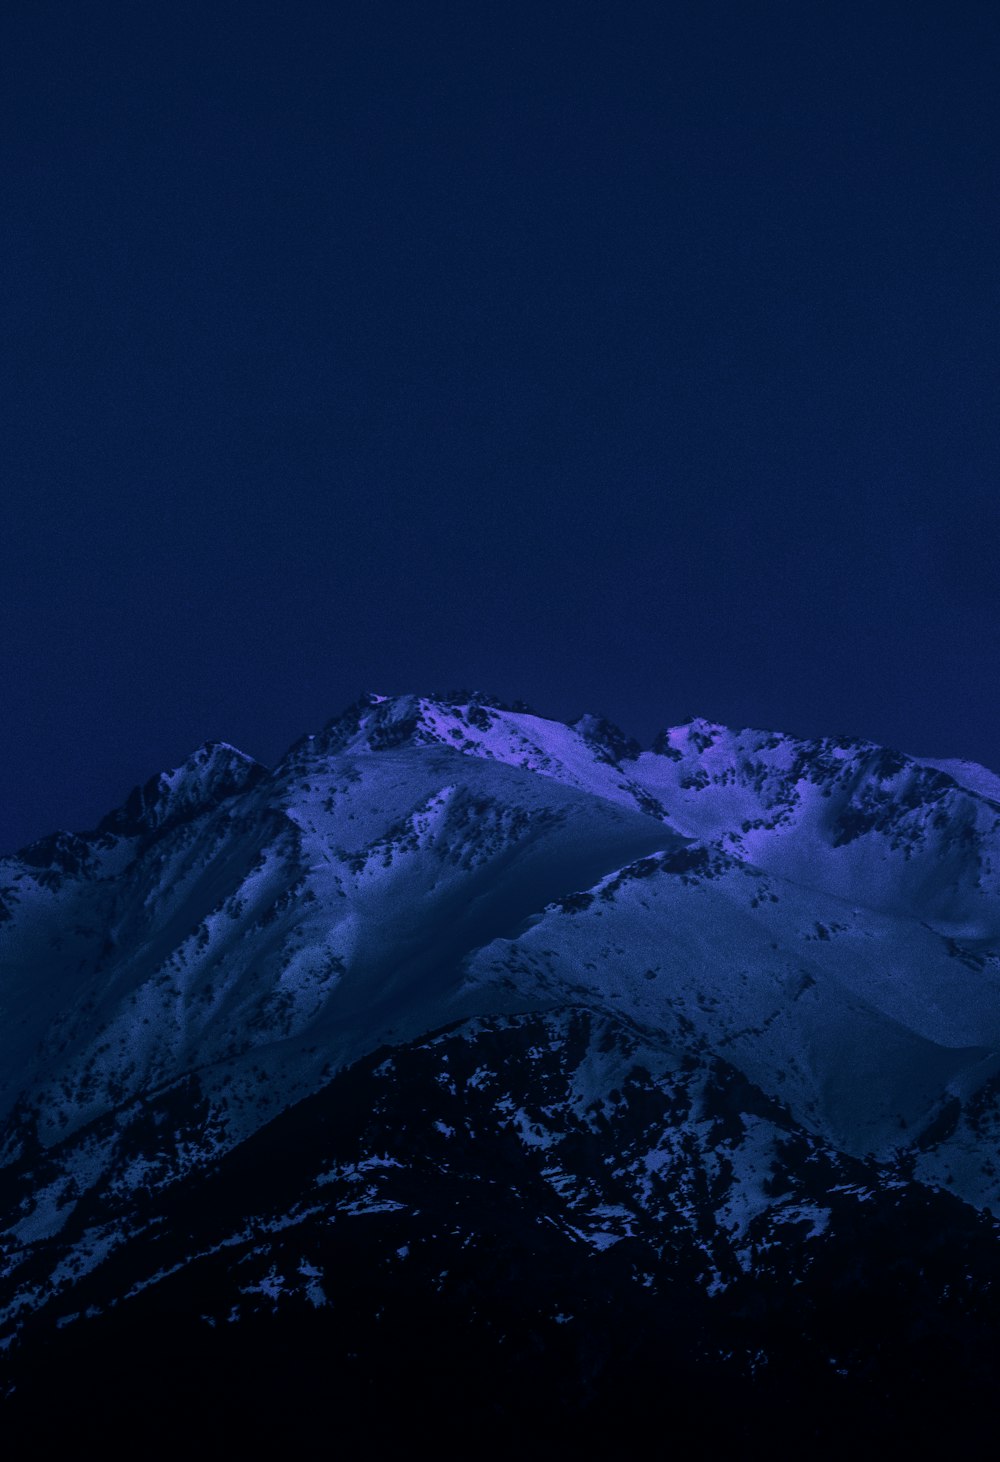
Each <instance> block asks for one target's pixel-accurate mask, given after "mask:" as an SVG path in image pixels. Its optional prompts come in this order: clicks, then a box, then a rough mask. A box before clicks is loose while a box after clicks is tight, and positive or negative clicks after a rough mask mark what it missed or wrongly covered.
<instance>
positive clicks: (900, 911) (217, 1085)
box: [0, 693, 1000, 1456]
mask: <svg viewBox="0 0 1000 1462" xmlns="http://www.w3.org/2000/svg"><path fill="white" fill-rule="evenodd" d="M0 1013H2V1021H0V1435H9V1436H12V1437H13V1436H20V1435H22V1434H23V1435H25V1436H27V1437H30V1438H32V1439H33V1440H36V1441H39V1442H42V1441H44V1440H46V1439H47V1438H50V1437H55V1436H56V1435H58V1436H59V1437H60V1438H64V1437H65V1436H67V1435H69V1436H72V1437H75V1438H77V1439H81V1440H82V1439H85V1438H91V1437H96V1436H99V1437H100V1438H101V1441H102V1445H103V1447H104V1450H105V1452H113V1451H115V1450H121V1451H122V1452H124V1451H126V1450H127V1451H129V1452H130V1454H133V1455H134V1454H135V1448H136V1447H137V1446H142V1447H144V1446H145V1444H144V1443H141V1442H140V1441H139V1440H137V1438H138V1437H139V1432H137V1428H141V1429H142V1432H143V1434H146V1433H147V1432H149V1431H152V1432H153V1433H155V1435H156V1437H157V1438H159V1439H168V1440H171V1441H173V1442H179V1441H187V1440H189V1439H190V1440H192V1442H197V1443H199V1444H206V1445H207V1444H208V1443H212V1444H213V1445H215V1444H217V1445H220V1446H222V1445H225V1444H226V1441H227V1439H229V1438H231V1436H232V1435H233V1428H234V1426H235V1424H236V1420H237V1419H239V1420H240V1422H241V1423H242V1424H243V1425H246V1424H247V1423H249V1425H250V1426H251V1427H252V1428H253V1429H254V1431H255V1433H256V1435H257V1437H258V1439H259V1440H260V1442H261V1443H262V1444H264V1443H273V1444H274V1445H276V1446H277V1445H282V1446H286V1445H299V1446H301V1447H302V1448H305V1447H307V1446H311V1445H313V1443H314V1441H315V1439H316V1438H317V1437H320V1438H323V1439H325V1442H324V1445H325V1449H326V1450H336V1449H337V1448H339V1447H340V1446H341V1445H346V1444H347V1443H348V1442H354V1441H356V1440H358V1439H362V1440H364V1441H366V1442H367V1443H368V1444H370V1445H377V1444H378V1443H379V1442H385V1443H400V1442H403V1441H405V1442H407V1443H412V1444H413V1445H417V1444H418V1443H419V1444H421V1445H423V1446H425V1447H426V1446H429V1445H454V1444H455V1443H456V1441H459V1442H461V1444H462V1445H461V1447H460V1455H466V1456H469V1455H475V1454H476V1453H477V1452H478V1453H483V1452H486V1453H489V1451H490V1449H491V1447H494V1446H495V1447H497V1448H498V1449H502V1450H508V1449H509V1448H510V1447H512V1446H516V1448H517V1450H518V1451H520V1452H521V1453H522V1454H530V1453H531V1452H532V1451H533V1450H534V1449H536V1448H537V1449H538V1450H539V1451H549V1452H551V1451H552V1449H553V1448H554V1447H556V1448H558V1447H559V1446H560V1445H564V1446H566V1447H570V1446H573V1447H575V1448H576V1449H577V1450H580V1449H581V1448H582V1449H583V1451H584V1452H585V1453H586V1451H587V1450H588V1448H591V1447H593V1448H597V1447H598V1446H600V1447H602V1448H604V1447H607V1446H625V1445H628V1444H629V1442H630V1441H636V1442H638V1440H639V1439H640V1438H645V1439H646V1441H645V1442H644V1447H645V1449H646V1452H647V1453H648V1452H649V1450H650V1443H649V1438H650V1437H652V1438H653V1442H652V1455H654V1456H655V1455H660V1454H661V1453H662V1454H663V1455H666V1454H667V1452H670V1453H671V1454H674V1453H675V1452H676V1453H677V1454H678V1455H696V1456H697V1455H706V1456H711V1455H716V1449H717V1448H718V1447H719V1446H721V1445H723V1444H734V1445H735V1444H737V1443H743V1442H750V1441H757V1442H759V1441H761V1440H765V1441H766V1442H767V1443H768V1444H769V1445H770V1446H772V1447H773V1448H775V1449H777V1450H778V1452H779V1453H780V1452H781V1451H783V1450H784V1451H786V1452H790V1451H791V1450H793V1449H798V1448H800V1447H801V1448H806V1449H811V1450H812V1451H813V1452H817V1451H819V1452H822V1449H823V1447H824V1445H825V1444H827V1443H829V1444H830V1445H831V1446H832V1445H833V1444H834V1443H839V1442H842V1441H843V1440H844V1439H845V1438H858V1439H863V1441H864V1442H865V1444H866V1445H869V1446H875V1445H881V1444H883V1443H885V1444H888V1443H890V1442H892V1441H899V1439H900V1438H901V1437H907V1438H910V1437H912V1438H916V1437H918V1436H919V1437H929V1436H930V1437H938V1438H947V1439H948V1440H949V1441H950V1442H952V1443H956V1442H957V1441H959V1440H961V1439H962V1438H964V1437H968V1436H971V1435H973V1434H974V1433H975V1431H976V1428H977V1427H978V1426H980V1425H981V1424H982V1422H983V1420H984V1418H986V1417H988V1416H990V1415H991V1413H992V1399H991V1386H992V1384H993V1381H994V1377H995V1375H996V1369H997V1363H998V1360H1000V1234H998V1232H997V1222H996V1220H995V1219H994V1216H993V1215H994V1212H1000V1147H998V1142H1000V778H998V777H996V776H994V775H992V774H991V773H990V772H987V771H986V770H984V769H983V768H981V767H978V766H973V765H970V764H968V763H962V762H943V761H935V762H931V761H926V760H924V761H921V760H920V759H917V758H914V757H911V756H904V755H901V754H899V753H897V752H895V751H890V750H886V749H884V748H882V747H879V746H875V745H872V744H870V743H867V742H861V741H856V740H850V739H846V738H838V737H831V738H826V739H823V740H815V741H805V740H800V739H796V738H795V737H792V736H788V735H782V734H778V733H773V732H767V731H739V732H737V731H732V730H729V729H727V728H726V727H724V726H719V725H714V724H710V723H708V722H705V721H702V720H693V721H690V722H688V723H686V724H684V725H681V726H675V727H673V728H671V729H670V730H667V731H664V732H663V733H662V734H661V735H660V736H658V737H657V739H656V741H655V742H654V744H653V746H652V748H651V749H649V750H642V749H641V748H640V747H639V746H638V745H637V744H636V743H635V742H633V741H631V740H630V739H629V738H628V737H627V736H625V735H623V734H622V733H621V732H620V731H618V730H617V729H616V728H615V727H614V726H612V725H610V724H608V723H607V722H605V721H603V720H600V719H597V718H594V717H589V716H585V717H583V718H582V719H581V720H579V721H577V722H575V723H574V724H572V725H565V724H562V723H560V722H557V721H552V720H546V719H544V718H542V717H540V716H537V715H535V714H533V713H532V712H531V711H530V710H529V709H528V708H527V707H525V706H523V705H515V706H513V707H509V706H505V705H502V704H500V703H499V702H497V701H494V700H492V699H490V698H488V697H486V696H482V695H473V694H469V693H461V694H456V695H449V696H443V697H437V698H419V697H417V696H403V697H394V698H387V697H383V696H377V695H371V696H366V697H364V698H363V699H362V700H361V701H359V702H358V703H357V704H356V705H354V706H352V707H351V708H350V709H349V710H348V711H346V712H345V713H344V714H343V715H342V716H340V717H339V718H337V719H335V720H334V721H332V722H331V723H330V724H329V725H328V726H327V727H326V728H325V729H324V730H323V731H322V732H321V733H320V734H319V735H316V736H310V737H307V738H306V739H304V740H302V741H300V742H299V743H298V744H296V745H295V746H293V747H292V748H291V750H290V751H289V752H288V754H287V755H286V756H285V757H284V759H283V760H282V761H281V762H280V763H279V765H278V766H277V767H276V768H274V770H267V769H266V768H264V767H263V766H260V765H259V764H257V763H256V762H254V761H253V760H252V759H251V758H249V757H247V756H245V755H243V754H242V753H241V752H239V751H237V750H235V749H234V748H232V747H230V746H226V745H222V744H207V745H205V746H202V747H201V748H200V749H199V750H198V751H196V752H195V753H194V755H193V756H191V757H190V759H189V760H188V761H187V762H185V764H184V765H183V766H180V767H178V768H176V769H175V770H173V771H170V772H165V773H162V774H161V775H159V776H156V777H154V778H153V779H152V780H151V781H150V782H148V783H147V784H146V785H145V786H144V787H142V788H140V789H136V791H135V792H133V793H132V795H131V796H130V797H129V798H128V800H127V802H126V803H125V804H124V806H122V807H120V808H118V809H117V810H116V811H114V812H111V813H110V814H109V815H108V816H107V817H105V819H104V820H103V822H101V823H100V824H99V826H98V827H96V828H95V829H94V830H93V831H91V832H86V833H82V834H70V833H57V834H55V835H54V836H52V837H49V838H45V839H44V840H42V841H41V842H38V843H34V844H32V845H31V846H30V847H28V848H25V849H23V850H22V851H21V852H20V853H18V854H17V855H16V856H13V857H8V858H6V859H4V860H2V862H0ZM691 1436H696V1437H698V1438H699V1439H700V1450H699V1449H698V1448H695V1449H694V1450H692V1448H691V1446H690V1444H689V1443H685V1442H684V1441H683V1438H684V1437H691Z"/></svg>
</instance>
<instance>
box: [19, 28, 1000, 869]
mask: <svg viewBox="0 0 1000 1462" xmlns="http://www.w3.org/2000/svg"><path fill="white" fill-rule="evenodd" d="M0 58H2V75H0V158H2V161H0V176H2V196H0V249H2V279H3V291H2V308H3V318H2V338H3V346H4V349H3V367H2V380H0V387H2V453H0V466H2V484H0V492H2V503H3V510H4V531H3V533H2V537H0V573H2V578H0V585H2V590H0V592H2V596H3V598H2V605H0V609H2V617H0V685H2V687H3V694H2V723H0V846H6V847H11V846H14V845H16V844H18V843H21V842H24V841H26V840H27V839H29V838H31V837H34V836H38V835H40V834H42V833H44V832H47V831H49V830H51V829H52V828H54V827H58V826H70V827H72V826H77V827H80V826H86V825H88V824H91V823H93V822H94V821H95V820H96V819H97V818H98V817H99V816H100V815H101V814H102V812H104V811H105V810H106V809H107V808H108V807H109V806H110V805H112V804H113V803H115V802H117V801H118V800H120V799H121V797H122V796H123V795H124V794H125V793H126V792H127V790H128V788H129V786H130V785H131V784H132V783H133V782H135V781H137V780H140V779H144V778H145V777H146V776H148V775H150V774H151V773H152V772H154V771H155V770H157V769H159V768H160V767H161V766H166V765H170V764H172V763H175V762H176V761H178V760H179V759H181V758H182V757H183V756H185V755H186V754H187V753H188V752H189V751H190V750H191V749H192V748H193V747H194V746H195V745H197V744H198V743H199V742H200V741H202V740H204V739H206V738H219V739H224V740H228V741H232V742H235V743H236V744H238V745H240V746H242V747H243V748H244V749H246V750H247V751H250V752H252V753H254V754H255V755H257V756H259V757H261V758H262V759H264V760H273V759H274V758H275V757H276V756H277V755H278V754H279V753H280V752H281V751H282V750H283V749H284V747H285V746H286V745H287V744H288V743H289V742H291V741H292V740H293V739H294V738H295V737H296V736H297V735H299V734H300V733H301V732H303V731H305V730H308V729H316V728H318V726H319V725H320V724H321V723H322V722H323V721H324V720H325V719H326V718H327V717H328V716H329V715H331V714H333V713H334V712H335V711H337V710H339V709H341V708H342V706H343V705H344V704H345V703H346V702H348V701H350V700H352V699H353V698H354V697H355V696H356V695H357V694H358V692H359V691H360V690H361V689H362V688H363V687H372V688H375V689H380V690H383V691H396V690H407V689H426V690H432V689H438V688H441V689H443V688H447V687H449V686H460V685H473V686H481V687H482V688H484V689H487V690H490V691H492V692H493V693H495V694H498V695H501V696H504V697H507V698H515V697H524V698H526V699H527V700H529V701H531V702H532V703H534V704H535V705H536V707H537V708H538V709H539V710H540V711H542V712H544V713H549V714H553V715H563V716H573V715H577V714H579V713H580V712H582V711H583V710H585V709H591V710H594V711H598V712H603V713H604V714H607V715H609V716H611V717H612V718H613V719H615V720H617V721H619V722H621V723H622V724H623V725H624V726H625V727H626V729H628V730H629V731H631V732H633V733H635V734H638V735H639V736H640V737H643V738H648V737H650V736H651V735H652V733H653V732H654V730H655V729H656V728H657V727H659V726H660V725H663V724H666V723H668V722H671V721H677V720H680V719H682V718H683V717H684V716H686V715H688V714H691V713H693V712H698V713H700V714H704V715H707V716H710V717H713V718H716V719H719V720H724V721H728V722H730V723H737V724H741V725H742V724H755V725H766V726H777V727H781V728H784V729H788V730H791V731H796V732H801V733H809V734H812V733H822V732H835V731H836V732H839V731H847V732H851V733H855V734H858V735H862V736H868V737H871V738H873V739H876V740H881V741H885V742H888V743H890V744H893V745H898V746H902V747H904V748H906V749H910V750H915V751H922V752H926V753H927V754H937V755H964V756H970V757H974V758H976V759H979V760H982V761H985V762H987V763H988V764H992V765H993V766H994V767H998V766H1000V730H998V711H1000V695H998V692H997V680H996V671H997V665H998V661H1000V598H998V579H997V547H998V543H1000V496H998V491H997V486H998V482H997V465H998V450H997V449H998V435H1000V415H998V384H1000V329H998V323H1000V322H998V309H997V304H998V292H1000V291H998V282H1000V281H998V264H997V260H998V257H1000V248H998V245H1000V230H998V223H1000V170H998V161H1000V89H998V86H997V76H998V74H1000V10H998V8H997V6H996V5H995V4H994V3H992V0H991V3H982V4H979V3H975V0H968V3H965V4H962V5H959V6H949V5H945V4H942V3H933V4H930V3H927V4H921V3H918V0H901V3H898V4H896V3H887V0H865V3H860V4H855V3H850V0H848V3H843V0H838V3H836V4H834V3H830V4H815V5H802V4H795V3H791V0H789V3H780V0H768V3H752V0H741V3H733V0H720V3H712V0H693V3H690V4H688V3H683V0H679V3H673V0H663V3H660V4H645V3H641V0H637V3H628V0H612V3H608V4H591V3H587V0H572V3H567V4H556V3H548V0H532V3H530V4H517V3H509V0H504V3H496V4H494V3H488V0H481V3H475V4H470V3H468V0H460V3H454V4H442V3H437V0H425V3H420V4H413V3H397V4H388V3H378V0H374V3H372V0H354V3H351V4H338V3H334V0H325V3H309V0H292V3H289V0H280V3H263V0H240V3H238V4H228V3H224V0H209V3H205V0H199V3H197V4H187V3H184V0H171V3H170V4H152V3H150V4H146V3H136V0H127V3H121V4H108V3H101V0H91V3H88V4H87V5H74V4H71V3H68V0H67V3H59V4H53V3H47V0H32V3H31V4H24V5H20V6H13V5H8V6H4V7H3V10H2V15H0Z"/></svg>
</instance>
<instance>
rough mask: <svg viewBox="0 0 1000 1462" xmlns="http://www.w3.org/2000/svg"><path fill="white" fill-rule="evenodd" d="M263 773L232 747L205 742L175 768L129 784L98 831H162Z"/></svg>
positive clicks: (242, 789) (250, 783) (131, 833)
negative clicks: (119, 801)
mask: <svg viewBox="0 0 1000 1462" xmlns="http://www.w3.org/2000/svg"><path fill="white" fill-rule="evenodd" d="M266 775H267V769H266V767H263V766H261V764H260V763H259V762H257V761H254V759H253V757H252V756H247V754H246V753H245V752H242V751H239V750H238V749H237V748H236V747H235V746H230V745H229V744H228V743H227V742H225V741H206V742H204V743H203V744H202V745H201V746H199V748H198V750H197V751H195V752H193V753H192V754H191V756H189V757H188V758H187V760H186V761H184V762H182V763H181V765H180V766H178V767H174V768H173V769H172V770H171V771H166V772H160V773H159V774H158V775H157V776H155V777H150V779H149V781H148V782H146V783H144V784H143V786H141V787H133V789H132V791H131V792H130V793H129V795H128V797H127V798H126V800H125V802H124V803H123V804H122V806H121V807H118V808H116V809H115V811H114V812H111V813H109V814H108V816H107V817H105V818H104V820H103V821H102V822H101V823H100V825H99V826H98V829H97V831H98V832H100V833H118V834H124V835H125V836H135V835H136V834H139V833H147V832H159V831H163V829H165V828H166V827H168V826H172V825H174V824H175V823H179V822H184V821H186V820H187V819H188V818H191V817H195V816H197V815H198V814H199V813H201V812H205V811H208V810H209V809H210V808H212V807H215V806H217V805H218V804H219V803H220V802H224V801H225V800H226V798H228V797H233V796H235V795H236V794H237V793H238V792H245V791H247V790H248V789H249V788H250V787H252V786H254V785H256V783H257V782H259V781H260V780H261V779H262V778H263V777H265V776H266Z"/></svg>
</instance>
